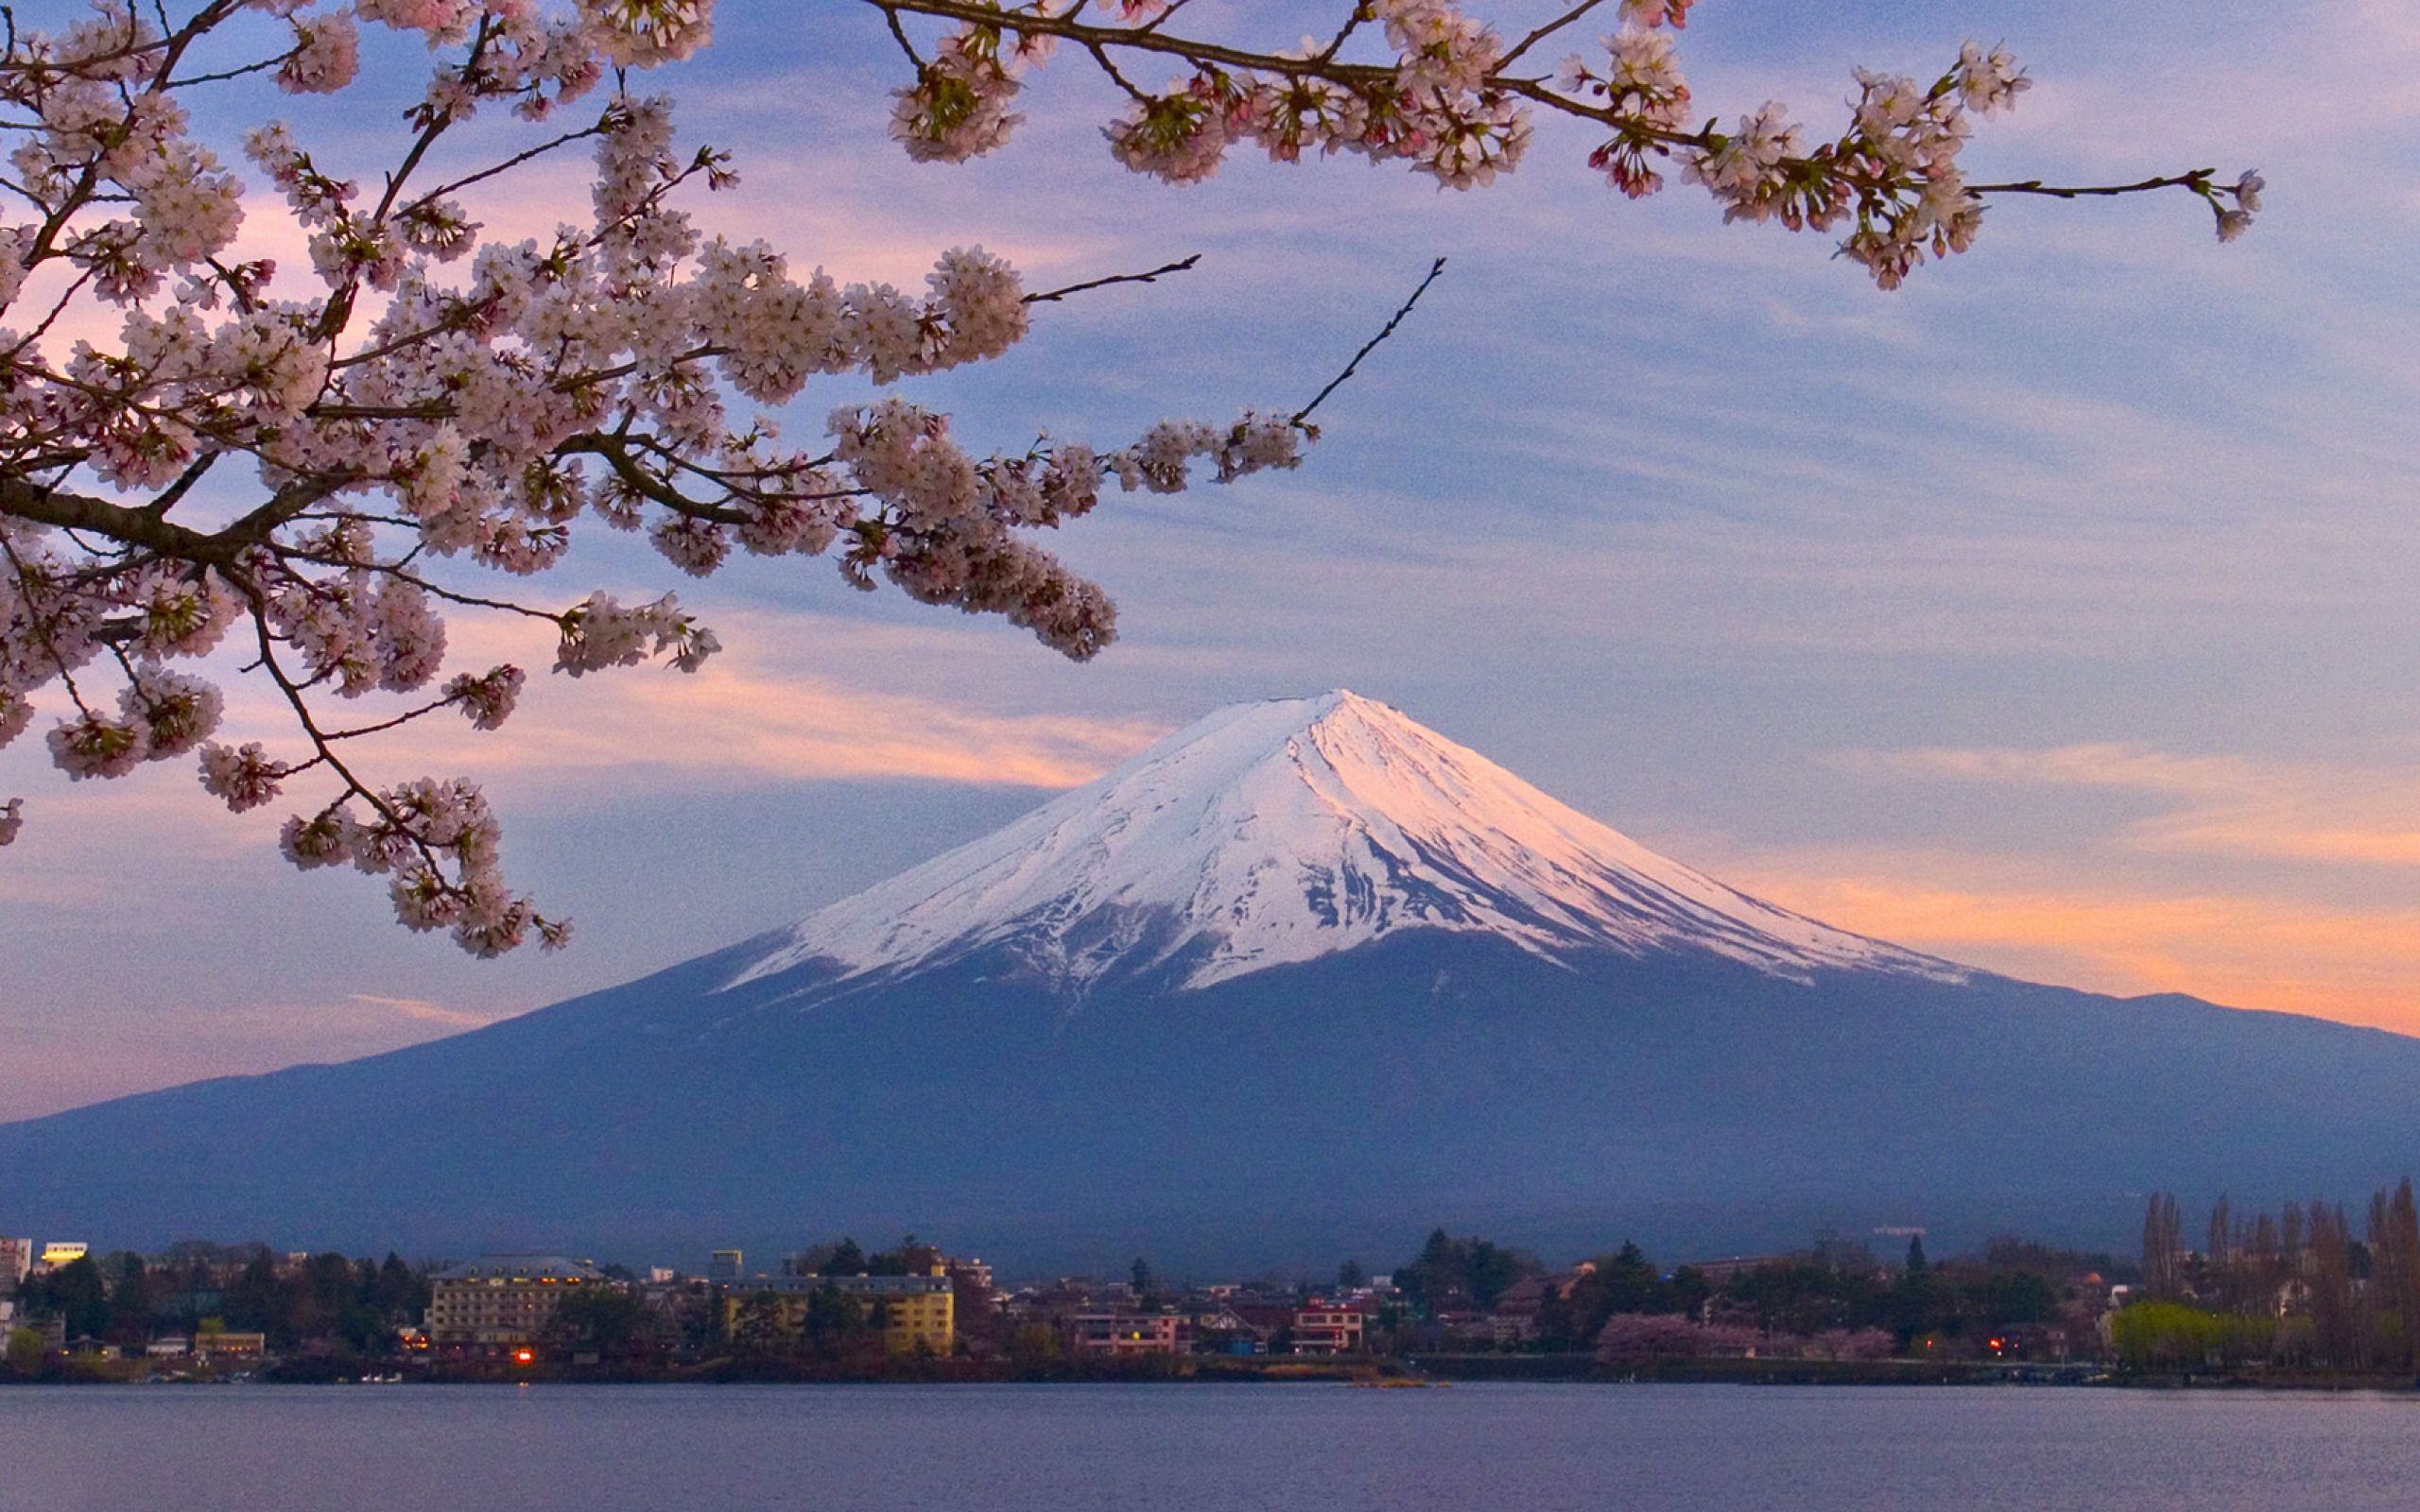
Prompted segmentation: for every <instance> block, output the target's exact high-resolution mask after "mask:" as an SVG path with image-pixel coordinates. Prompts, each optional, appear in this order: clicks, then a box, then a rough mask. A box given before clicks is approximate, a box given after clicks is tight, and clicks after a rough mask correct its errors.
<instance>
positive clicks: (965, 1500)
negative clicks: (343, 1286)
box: [0, 1384, 2420, 1512]
mask: <svg viewBox="0 0 2420 1512" xmlns="http://www.w3.org/2000/svg"><path fill="white" fill-rule="evenodd" d="M2415 1505H2420V1400H2410V1399H2397V1398H2381V1397H2373V1396H2359V1395H2354V1396H2338V1397H2321V1396H2306V1395H2254V1394H2221V1393H2215V1392H2191V1393H2186V1392H2177V1393H2152V1392H2132V1391H2095V1390H2074V1389H2045V1388H2030V1389H2029V1388H1979V1389H1956V1388H1912V1389H1910V1388H1902V1389H1896V1390H1893V1389H1856V1388H1839V1387H1834V1388H1807V1389H1794V1388H1784V1387H1737V1386H1644V1385H1642V1386H1586V1385H1513V1384H1496V1385H1483V1384H1464V1385H1457V1386H1454V1387H1452V1388H1450V1389H1448V1390H1442V1391H1439V1390H1431V1391H1364V1390H1355V1389H1351V1388H1347V1387H1341V1386H1312V1385H1293V1386H1253V1385H1236V1386H1228V1385H1216V1386H1207V1385H1203V1386H1195V1385H1175V1386H1168V1385H1162V1386H934V1387H912V1386H891V1387H847V1386H838V1387H831V1386H827V1387H779V1386H767V1387H755V1386H700V1387H688V1386H641V1387H614V1386H547V1385H537V1386H496V1387H484V1386H458V1387H416V1386H384V1387H381V1386H355V1387H324V1388H322V1387H301V1386H292V1387H270V1386H249V1387H247V1386H225V1387H183V1388H180V1387H157V1386H155V1387H126V1388H66V1389H55V1388H8V1389H0V1509H5V1512H155V1509H163V1508H177V1509H182V1512H219V1509H222V1508H223V1509H225V1512H289V1509H292V1512H300V1509H302V1508H312V1509H315V1512H316V1509H337V1512H350V1509H354V1508H361V1509H375V1512H487V1509H499V1512H522V1509H552V1508H565V1509H572V1508H577V1509H579V1512H623V1509H631V1512H638V1509H645V1512H720V1509H723V1508H733V1509H746V1512H756V1509H761V1508H814V1509H821V1508H831V1509H834V1512H842V1509H846V1512H890V1509H894V1508H895V1509H899V1512H911V1509H912V1512H934V1509H941V1508H981V1509H985V1512H1024V1509H1049V1512H1091V1509H1099V1512H1113V1509H1114V1512H1193V1509H1197V1508H1198V1509H1203V1512H1207V1509H1212V1508H1217V1509H1220V1512H1226V1509H1250V1508H1271V1509H1276V1508H1284V1509H1288V1512H1293V1509H1308V1508H1317V1509H1320V1512H1380V1509H1384V1512H1407V1509H1419V1508H1429V1507H1436V1508H1454V1509H1457V1512H1467V1509H1473V1508H1490V1507H1514V1508H1520V1509H1523V1512H1564V1509H1570V1512H1582V1509H1584V1512H1659V1509H1664V1508H1673V1509H1682V1508H1685V1509H1689V1512H1700V1509H1720V1512H1757V1509H1764V1508H1771V1509H1773V1512H1827V1509H1831V1508H1858V1509H1860V1512H1900V1509H1907V1512H1914V1509H1917V1508H1924V1509H1927V1512H1929V1509H1935V1508H1957V1509H1961V1512H1990V1509H1996V1508H2011V1509H2014V1508H2026V1509H2029V1512H2031V1509H2036V1508H2043V1507H2061V1508H2064V1507H2090V1508H2094V1509H2096V1512H2132V1509H2138V1508H2139V1509H2151V1508H2159V1509H2163V1512H2165V1509H2169V1508H2175V1509H2190V1512H2236V1509H2244V1512H2251V1509H2255V1508H2257V1509H2260V1512H2278V1509H2281V1508H2304V1507H2308V1508H2329V1509H2349V1508H2360V1507H2394V1508H2399V1509H2404V1508H2411V1507H2413V1506H2415Z"/></svg>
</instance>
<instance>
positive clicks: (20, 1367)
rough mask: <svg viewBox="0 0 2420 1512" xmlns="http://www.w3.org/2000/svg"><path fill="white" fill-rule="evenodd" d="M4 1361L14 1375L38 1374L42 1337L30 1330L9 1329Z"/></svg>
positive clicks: (40, 1365) (39, 1370)
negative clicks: (5, 1360)
mask: <svg viewBox="0 0 2420 1512" xmlns="http://www.w3.org/2000/svg"><path fill="white" fill-rule="evenodd" d="M6 1359H7V1362H8V1366H9V1370H10V1371H11V1372H12V1373H14V1374H16V1375H21V1376H30V1375H36V1374H39V1373H40V1372H41V1370H42V1335H41V1334H39V1333H36V1332H34V1331H33V1330H31V1329H10V1330H9V1349H8V1354H7V1356H6Z"/></svg>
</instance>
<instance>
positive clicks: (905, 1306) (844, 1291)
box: [722, 1268, 958, 1354]
mask: <svg viewBox="0 0 2420 1512" xmlns="http://www.w3.org/2000/svg"><path fill="white" fill-rule="evenodd" d="M825 1287H830V1288H831V1289H832V1290H834V1291H836V1292H838V1293H839V1294H840V1295H841V1296H843V1297H856V1299H857V1300H858V1301H860V1302H863V1303H864V1304H865V1305H866V1309H867V1312H868V1313H869V1314H871V1315H873V1316H874V1317H876V1318H879V1319H880V1320H881V1323H882V1346H883V1348H884V1349H886V1350H887V1351H889V1352H890V1353H892V1354H914V1353H916V1352H917V1351H918V1350H919V1349H922V1350H925V1352H928V1353H932V1354H947V1353H949V1352H950V1350H951V1349H952V1348H954V1347H955V1346H956V1344H957V1342H958V1297H957V1293H956V1292H955V1290H954V1289H953V1288H952V1287H951V1284H950V1279H949V1277H948V1276H947V1275H945V1274H942V1273H941V1272H940V1270H939V1269H938V1268H937V1269H936V1271H935V1273H934V1274H932V1275H930V1276H758V1277H755V1278H753V1279H752V1280H744V1281H735V1282H734V1283H733V1284H732V1286H731V1289H730V1290H729V1291H728V1292H726V1293H725V1294H724V1296H723V1304H722V1305H723V1322H724V1325H725V1327H729V1326H731V1325H732V1324H733V1323H734V1322H735V1321H736V1320H737V1318H738V1316H739V1309H740V1304H741V1302H742V1300H743V1299H744V1298H747V1297H768V1296H769V1297H772V1298H774V1300H775V1301H777V1302H778V1303H780V1305H781V1309H782V1327H783V1329H784V1330H785V1331H786V1332H792V1333H795V1332H799V1331H800V1330H801V1329H803V1328H804V1327H805V1324H806V1307H807V1302H808V1300H809V1299H810V1298H811V1297H814V1296H815V1294H816V1293H818V1292H821V1291H822V1290H823V1289H824V1288H825Z"/></svg>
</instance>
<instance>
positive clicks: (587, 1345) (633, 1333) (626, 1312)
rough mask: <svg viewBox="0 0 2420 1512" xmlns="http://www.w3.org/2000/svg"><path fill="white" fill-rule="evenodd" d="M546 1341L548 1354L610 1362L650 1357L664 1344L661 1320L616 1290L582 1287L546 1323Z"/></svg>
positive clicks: (621, 1290)
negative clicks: (593, 1357)
mask: <svg viewBox="0 0 2420 1512" xmlns="http://www.w3.org/2000/svg"><path fill="white" fill-rule="evenodd" d="M546 1339H547V1343H548V1345H549V1347H550V1348H549V1352H550V1353H561V1354H578V1353H587V1352H593V1353H595V1354H596V1356H597V1357H598V1358H599V1359H601V1360H612V1361H627V1360H632V1359H638V1358H642V1357H645V1356H648V1355H651V1354H653V1353H655V1352H656V1351H657V1350H658V1349H660V1348H661V1347H662V1345H663V1344H664V1342H665V1339H664V1327H663V1320H662V1319H661V1318H660V1317H658V1316H657V1314H655V1312H654V1311H653V1310H652V1309H650V1308H649V1307H648V1305H647V1303H646V1302H645V1301H643V1300H641V1299H640V1298H639V1297H635V1296H633V1295H632V1294H631V1293H630V1292H628V1291H625V1290H624V1289H622V1288H621V1287H618V1286H583V1287H580V1288H579V1289H578V1290H576V1291H574V1292H572V1293H571V1295H569V1296H567V1297H564V1298H563V1299H562V1301H561V1302H559V1303H557V1304H556V1306H555V1314H554V1316H553V1317H552V1318H549V1319H548V1320H547V1323H546Z"/></svg>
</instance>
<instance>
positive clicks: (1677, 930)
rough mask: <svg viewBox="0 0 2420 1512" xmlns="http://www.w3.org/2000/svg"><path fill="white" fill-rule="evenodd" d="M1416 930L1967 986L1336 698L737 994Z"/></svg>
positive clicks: (824, 943) (1214, 738)
mask: <svg viewBox="0 0 2420 1512" xmlns="http://www.w3.org/2000/svg"><path fill="white" fill-rule="evenodd" d="M1407 930H1453V931H1463V932H1485V933H1488V934H1492V935H1495V936H1501V937H1503V938H1505V939H1508V940H1511V941H1513V942H1514V943H1515V944H1518V945H1519V946H1521V947H1522V948H1523V949H1525V950H1529V951H1530V952H1533V953H1535V954H1539V955H1543V956H1547V957H1549V958H1558V959H1559V958H1563V957H1565V956H1567V955H1569V954H1573V953H1576V952H1584V951H1589V950H1606V949H1610V950H1615V951H1619V952H1622V953H1625V954H1633V955H1643V954H1649V953H1651V952H1659V951H1687V950H1697V951H1703V952H1709V953H1712V954H1717V955H1721V956H1726V957H1729V958H1731V959H1733V960H1737V961H1741V962H1745V963H1747V964H1748V965H1751V966H1754V967H1755V968H1757V969H1759V970H1761V971H1769V972H1772V973H1773V974H1776V975H1782V976H1791V977H1800V976H1805V975H1806V974H1808V973H1810V972H1812V971H1820V970H1866V971H1891V972H1894V973H1909V974H1921V975H1925V976H1931V977H1938V978H1943V979H1947V980H1957V979H1960V978H1962V977H1963V976H1964V975H1965V973H1964V972H1963V971H1961V970H1960V969H1958V968H1957V967H1954V966H1951V965H1949V964H1948V963H1946V962H1943V961H1938V960H1934V959H1932V958H1931V957H1929V956H1924V955H1918V954H1914V953H1912V952H1909V951H1903V950H1900V949H1898V948H1896V947H1894V946H1891V945H1886V944H1882V943H1880V942H1878V941H1876V940H1870V939H1866V938H1863V937H1862V936H1856V935H1851V934H1847V933H1845V932H1843V931H1841V930H1837V929H1833V928H1830V927H1829V926H1827V925H1824V924H1820V923H1817V922H1816V921H1815V920H1813V919H1806V918H1803V917H1801V916H1799V915H1797V914H1793V913H1789V912H1788V911H1786V910H1784V909H1780V908H1776V907H1773V906H1772V904H1770V903H1765V902H1758V901H1757V900H1755V899H1754V898H1750V897H1748V896H1747V895H1745V894H1743V893H1739V892H1737V891H1734V890H1733V889H1731V888H1729V887H1726V886H1724V885H1721V884H1720V883H1719V882H1716V881H1714V880H1713V879H1711V878H1709V877H1705V876H1703V875H1701V874H1700V873H1698V872H1695V871H1692V870H1690V869H1689V868H1686V867H1684V866H1682V865H1680V864H1679V863H1677V862H1674V861H1670V860H1667V859H1666V858H1665V857H1663V856H1660V855H1657V854H1656V853H1654V852H1653V851H1649V850H1647V849H1646V848H1645V847H1643V846H1641V845H1639V844H1638V843H1637V842H1635V841H1634V840H1632V839H1630V838H1629V837H1628V836H1626V835H1623V834H1620V833H1616V832H1615V831H1614V830H1611V829H1609V828H1607V827H1606V826H1604V825H1602V824H1599V823H1598V822H1597V821H1596V820H1595V819H1592V818H1590V817H1588V816H1586V815H1584V814H1581V813H1579V812H1577V811H1575V810H1573V809H1570V808H1568V807H1566V806H1564V804H1562V803H1559V802H1557V801H1555V800H1554V799H1551V798H1549V797H1547V795H1546V794H1544V793H1542V792H1540V791H1538V790H1537V789H1536V788H1534V787H1531V786H1530V784H1529V783H1527V782H1523V781H1521V780H1520V779H1519V778H1517V777H1514V776H1513V774H1512V773H1510V772H1508V771H1506V770H1504V769H1503V768H1502V767H1500V766H1498V765H1495V763H1493V762H1491V761H1489V760H1488V759H1487V758H1485V757H1483V756H1481V755H1479V754H1478V753H1477V752H1475V751H1471V750H1467V749H1465V748H1463V747H1461V746H1457V745H1455V744H1454V743H1453V742H1451V741H1449V740H1446V739H1444V738H1443V736H1441V735H1439V734H1437V733H1436V732H1435V731H1433V730H1428V729H1426V728H1425V727H1423V726H1421V725H1419V724H1417V723H1414V722H1413V721H1412V720H1410V719H1409V718H1407V717H1405V716H1404V715H1403V714H1402V713H1398V712H1397V711H1395V710H1393V709H1391V708H1389V707H1388V706H1387V705H1385V704H1382V703H1378V702H1376V701H1374V700H1373V699H1369V698H1364V697H1362V696H1359V695H1357V694H1353V693H1347V692H1342V691H1339V692H1335V693H1328V694H1323V695H1321V696H1317V697H1311V698H1288V699H1279V700H1275V701H1271V702H1267V703H1253V704H1238V705H1236V706H1234V707H1231V708H1227V709H1222V710H1220V711H1219V712H1218V713H1214V714H1211V715H1210V716H1209V717H1207V718H1205V719H1202V720H1201V721H1199V722H1198V723H1196V724H1194V725H1191V726H1189V727H1187V728H1186V729H1184V730H1179V731H1177V732H1176V733H1175V734H1173V735H1170V736H1169V737H1167V739H1166V740H1164V741H1162V742H1160V743H1159V744H1158V745H1156V746H1154V747H1151V748H1150V749H1149V750H1147V751H1144V752H1143V753H1142V754H1141V755H1139V756H1136V757H1134V758H1133V759H1132V760H1131V761H1129V762H1127V763H1126V764H1125V765H1121V766H1119V767H1117V768H1116V769H1115V770H1113V771H1111V772H1110V773H1108V774H1107V775H1106V776H1103V777H1101V778H1100V779H1098V781H1096V782H1091V783H1088V784H1087V785H1085V786H1083V787H1080V788H1077V789H1075V790H1073V791H1071V792H1068V793H1065V794H1063V795H1061V796H1060V797H1059V798H1057V799H1052V800H1051V801H1050V802H1048V803H1046V804H1044V805H1043V806H1042V807H1040V808H1038V809H1036V810H1034V811H1033V812H1032V813H1030V814H1029V815H1027V816H1025V817H1023V818H1021V819H1018V820H1016V821H1015V822H1014V823H1012V824H1010V825H1008V826H1007V827H1006V828H1004V829H1001V830H998V831H995V832H994V833H992V834H989V835H987V836H985V837H984V838H982V839H979V840H977V841H975V842H974V843H973V844H970V845H965V846H961V847H959V849H957V850H955V851H950V852H948V853H947V854H945V855H942V856H938V857H936V858H934V859H933V860H931V861H928V862H925V864H924V865H922V866H920V867H916V868H912V869H910V870H908V871H905V872H902V873H901V874H900V875H898V876H896V877H893V878H891V879H890V881H888V882H885V883H882V884H880V885H876V886H874V887H872V888H869V889H867V890H866V891H864V892H862V893H859V894H857V895H856V897H854V898H850V899H846V900H844V901H842V902H838V903H835V904H833V905H832V906H831V907H829V908H826V909H824V910H823V911H822V912H821V913H818V914H815V915H813V916H812V917H810V918H808V919H806V920H805V921H804V922H803V923H801V924H799V925H797V926H796V927H795V928H794V929H792V930H791V931H790V932H789V934H788V936H787V938H786V939H785V940H784V941H783V943H782V944H781V945H780V946H779V947H778V948H776V949H775V950H774V951H772V952H771V953H770V954H768V955H766V956H764V957H763V958H762V959H760V960H758V961H757V962H756V963H755V964H753V965H752V966H750V967H749V968H747V969H746V970H745V971H742V972H741V973H740V974H739V975H738V976H737V977H736V978H735V980H734V982H733V983H732V985H733V986H737V985H738V984H739V983H740V982H746V981H752V980H754V979H756V978H759V977H763V976H769V975H771V974H773V973H775V972H778V971H787V970H789V969H790V968H792V967H795V966H799V965H803V964H805V963H807V962H809V961H822V962H827V963H831V964H834V965H837V966H838V967H839V968H841V969H842V970H843V971H845V972H848V973H851V974H856V973H863V972H869V971H885V970H890V969H904V968H908V967H914V966H922V965H928V964H941V963H943V962H946V961H948V960H951V959H955V958H957V957H959V956H961V955H963V954H968V953H970V952H973V951H976V950H979V949H983V948H985V947H990V946H1002V945H1004V946H1007V947H1009V948H1010V949H1011V950H1013V951H1014V952H1015V953H1017V954H1019V955H1020V956H1021V957H1023V959H1024V960H1025V962H1026V963H1027V964H1028V965H1029V967H1031V968H1033V969H1034V970H1036V971H1042V972H1045V973H1047V974H1050V975H1052V976H1054V977H1057V978H1059V979H1061V980H1063V981H1064V982H1067V983H1069V984H1070V985H1075V986H1080V985H1082V984H1084V983H1087V982H1090V981H1092V980H1095V979H1097V978H1098V977H1100V976H1102V975H1103V974H1105V973H1107V972H1109V971H1113V970H1117V971H1126V970H1138V969H1149V968H1150V967H1152V966H1155V965H1160V964H1163V963H1167V962H1170V961H1172V960H1173V961H1176V962H1177V963H1178V965H1179V967H1180V968H1181V969H1182V971H1183V972H1184V976H1183V982H1184V986H1186V987H1192V988H1199V987H1207V986H1209V985H1211V984H1212V983H1216V982H1221V981H1225V980H1228V979H1229V978H1232V977H1237V976H1242V975H1244V974H1246V973H1248V972H1252V971H1259V970H1261V969H1262V968H1265V967H1271V966H1277V965H1283V964H1288V963H1292V962H1300V961H1307V960H1310V959H1313V958H1315V957H1318V956H1322V955H1326V954H1331V953H1334V952H1337V951H1342V950H1349V949H1351V948H1353V947H1355V946H1357V945H1363V944H1367V943H1369V942H1371V941H1373V940H1376V939H1379V938H1381V937H1384V936H1390V935H1394V934H1398V933H1401V932H1404V931H1407Z"/></svg>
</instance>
